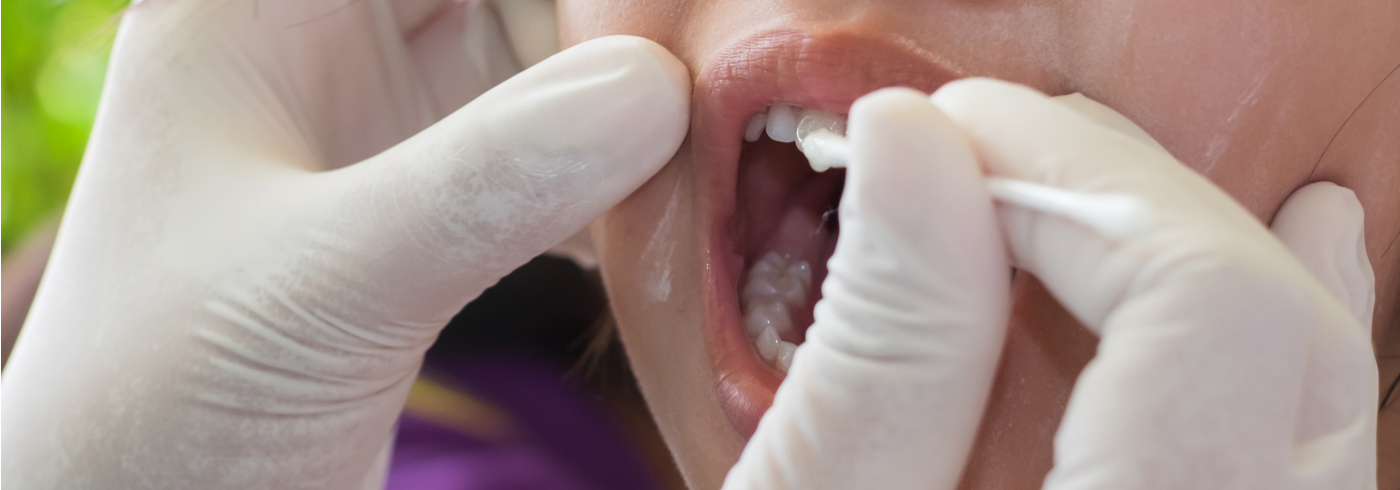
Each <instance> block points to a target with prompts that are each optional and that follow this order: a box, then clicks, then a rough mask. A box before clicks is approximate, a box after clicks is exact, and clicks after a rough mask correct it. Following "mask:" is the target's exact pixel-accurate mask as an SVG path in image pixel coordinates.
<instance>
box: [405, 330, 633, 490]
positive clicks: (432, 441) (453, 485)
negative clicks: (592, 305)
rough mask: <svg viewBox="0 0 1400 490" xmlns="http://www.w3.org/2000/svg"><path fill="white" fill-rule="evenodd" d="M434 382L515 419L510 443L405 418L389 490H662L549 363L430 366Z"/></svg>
mask: <svg viewBox="0 0 1400 490" xmlns="http://www.w3.org/2000/svg"><path fill="white" fill-rule="evenodd" d="M430 369H431V370H432V372H433V376H432V378H433V379H434V381H437V382H439V383H442V384H446V385H448V386H453V387H458V388H463V389H466V390H468V391H470V393H471V394H473V395H475V396H476V397H477V398H479V399H484V400H486V401H488V402H490V403H492V404H493V405H495V406H496V407H497V408H499V409H501V410H504V411H505V412H507V413H509V414H510V415H511V417H512V418H513V419H514V421H515V424H516V426H517V427H518V428H519V435H518V437H515V438H513V439H512V440H511V441H510V442H504V443H501V442H497V443H489V442H485V441H482V440H480V439H478V438H475V437H472V436H471V435H468V434H465V433H463V432H460V431H455V430H452V429H449V428H447V427H444V426H441V425H438V424H436V423H434V422H432V421H429V420H425V419H422V418H419V417H415V416H413V415H411V414H405V415H404V416H402V417H401V418H400V419H399V427H398V437H397V439H396V440H395V442H394V455H393V458H392V459H391V460H390V466H389V477H388V485H387V486H386V488H388V489H390V490H409V489H413V490H466V489H472V490H475V489H498V488H499V489H505V488H511V489H516V488H518V489H638V490H652V489H659V488H660V485H659V484H658V483H657V480H656V478H655V477H654V476H653V475H652V473H651V472H650V470H649V468H647V466H646V464H645V463H644V462H643V460H642V458H641V457H640V455H639V454H638V453H637V450H636V449H635V447H634V446H633V445H632V444H631V443H629V441H628V440H627V439H626V436H625V435H624V433H623V431H622V428H621V426H620V425H619V424H618V423H617V422H616V421H615V420H614V419H613V418H611V416H610V415H609V414H608V413H607V411H606V410H605V409H604V408H603V407H602V406H601V404H599V403H598V402H597V401H596V400H594V399H593V398H590V397H589V396H588V395H587V394H585V393H583V392H581V391H579V390H578V389H576V388H574V387H571V386H569V385H568V384H566V383H564V382H563V381H562V380H561V377H562V373H561V371H560V370H559V369H557V368H554V367H552V366H550V365H548V364H547V363H544V362H540V361H538V360H534V359H531V358H529V357H524V356H507V355H497V356H491V357H476V358H473V359H462V360H459V361H455V362H454V363H452V364H451V365H442V364H438V365H433V366H430Z"/></svg>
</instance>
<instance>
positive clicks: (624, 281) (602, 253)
mask: <svg viewBox="0 0 1400 490" xmlns="http://www.w3.org/2000/svg"><path fill="white" fill-rule="evenodd" d="M689 154H690V151H689V145H688V144H687V145H684V146H682V147H681V149H680V152H679V153H678V156H677V157H675V158H674V159H672V161H671V162H670V163H668V164H667V165H666V167H665V168H663V169H662V170H661V172H660V173H658V174H657V175H656V176H655V177H653V178H652V179H651V180H650V181H648V182H647V183H646V184H644V185H643V186H642V187H641V188H640V189H638V190H637V192H636V193H634V194H633V195H631V196H629V197H628V198H627V199H626V200H624V201H623V202H622V203H620V204H618V205H617V207H615V208H613V209H612V210H611V211H609V212H608V213H607V214H604V215H603V216H602V217H600V218H598V219H597V220H596V221H595V222H594V223H593V225H592V228H591V232H592V235H593V240H594V243H595V245H596V246H597V251H598V259H599V264H600V270H601V272H602V275H603V281H604V284H605V286H606V287H607V291H608V296H609V301H610V303H611V305H612V309H613V314H614V316H615V318H616V320H617V327H618V333H619V335H620V336H621V339H622V343H623V346H624V347H625V349H626V352H627V357H628V361H629V362H630V365H631V367H632V371H633V373H634V374H635V376H636V378H637V384H638V386H639V387H640V388H641V391H642V395H643V397H644V398H645V399H646V401H647V406H648V408H650V410H651V413H652V417H653V419H654V420H655V421H656V425H657V427H658V428H659V429H660V431H661V434H662V436H663V437H664V438H665V440H666V444H667V446H668V447H669V448H670V449H671V452H672V454H673V455H675V457H676V461H677V463H678V465H679V467H680V470H681V472H682V474H684V476H685V477H686V480H687V482H689V483H690V485H691V486H692V487H696V488H717V487H718V486H719V484H720V482H722V479H723V476H724V474H725V472H726V471H727V470H728V468H729V467H730V466H731V465H733V463H734V461H735V460H736V459H737V458H738V455H739V452H740V451H741V450H742V449H743V440H742V439H741V438H739V437H738V435H737V434H736V433H734V431H733V429H732V428H731V427H730V426H729V422H728V419H727V418H725V416H724V413H723V412H722V411H721V410H720V408H719V403H718V401H717V400H716V399H715V392H714V388H713V386H714V381H713V377H712V373H711V371H710V362H709V357H708V356H707V353H706V350H705V344H704V335H703V334H704V332H703V330H702V328H703V310H702V308H703V305H702V303H701V294H700V284H701V272H702V270H701V264H702V260H701V249H700V245H699V244H701V243H703V238H702V237H701V236H700V230H699V227H697V226H696V223H697V220H696V218H695V201H696V191H695V181H694V177H693V175H694V174H693V173H692V166H691V163H690V160H689Z"/></svg>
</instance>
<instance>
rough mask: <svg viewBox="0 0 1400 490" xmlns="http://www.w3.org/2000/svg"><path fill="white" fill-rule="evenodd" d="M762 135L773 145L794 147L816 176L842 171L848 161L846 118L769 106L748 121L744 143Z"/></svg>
mask: <svg viewBox="0 0 1400 490" xmlns="http://www.w3.org/2000/svg"><path fill="white" fill-rule="evenodd" d="M765 133H766V134H767V135H768V138H769V139H772V140H773V141H777V142H780V143H794V144H796V145H797V149H798V150H799V151H801V152H802V154H803V155H805V156H806V157H807V163H808V164H810V165H811V166H812V170H815V171H817V172H825V171H827V169H831V168H845V167H846V165H847V163H848V162H850V159H851V158H850V149H849V144H848V143H847V142H846V118H845V116H841V115H839V114H832V113H830V112H825V111H819V110H816V109H802V108H800V107H797V106H793V105H789V104H773V105H772V106H769V107H768V108H767V109H765V110H763V111H760V112H758V113H755V114H754V115H753V117H751V118H749V122H748V125H747V126H746V127H745V128H744V140H745V141H748V142H754V141H758V139H759V138H760V137H762V135H763V134H765Z"/></svg>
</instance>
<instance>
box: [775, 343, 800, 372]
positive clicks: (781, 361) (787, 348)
mask: <svg viewBox="0 0 1400 490" xmlns="http://www.w3.org/2000/svg"><path fill="white" fill-rule="evenodd" d="M795 353H797V344H794V343H792V342H788V341H786V340H784V341H781V342H778V363H777V365H776V366H774V367H777V368H778V370H779V371H782V372H784V373H786V372H788V369H789V368H791V367H792V355H793V354H795Z"/></svg>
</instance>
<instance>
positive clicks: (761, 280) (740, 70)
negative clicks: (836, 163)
mask: <svg viewBox="0 0 1400 490" xmlns="http://www.w3.org/2000/svg"><path fill="white" fill-rule="evenodd" d="M955 78H957V75H956V74H954V73H953V72H951V71H949V70H948V69H946V68H943V67H942V66H940V65H939V64H937V63H935V62H934V61H933V60H931V59H930V58H929V56H928V55H927V54H926V53H923V52H920V51H919V50H917V49H915V48H914V47H913V45H912V44H911V43H908V42H904V40H902V39H897V38H890V37H889V36H888V35H887V34H883V33H879V34H876V33H869V32H862V31H861V30H859V29H856V28H850V27H842V28H826V29H801V30H781V31H770V32H767V33H763V34H759V35H756V36H752V37H749V38H746V39H744V40H742V41H739V42H737V43H735V44H734V45H731V46H730V47H729V48H727V49H725V50H724V51H722V52H721V53H720V54H718V55H716V56H715V57H714V58H712V59H711V60H710V62H709V63H707V64H706V65H705V67H704V69H702V70H701V71H700V73H699V77H698V79H697V81H696V84H695V91H694V97H695V108H694V111H693V114H694V116H693V118H694V119H693V121H692V124H691V138H692V150H693V151H694V160H695V162H696V166H697V171H696V172H697V176H698V180H699V187H700V189H699V191H700V202H701V204H700V216H699V218H700V220H701V226H702V227H703V228H702V230H703V232H702V235H703V236H706V237H707V243H704V244H703V250H704V252H703V255H704V259H703V260H704V264H703V267H704V273H703V277H704V279H703V280H704V284H703V291H704V293H703V294H704V298H703V301H704V304H705V313H704V325H705V326H704V329H705V332H704V338H705V342H706V350H707V353H708V355H709V358H710V362H711V367H712V372H713V373H714V379H715V390H716V394H717V395H718V399H719V401H720V404H721V408H722V409H723V410H724V412H725V414H726V415H727V416H728V418H729V421H730V423H731V424H732V425H733V426H734V428H735V430H736V431H738V432H739V434H741V435H742V436H744V437H745V438H747V437H750V436H751V435H752V434H753V432H754V430H755V429H756V428H757V426H758V421H759V419H760V418H762V416H763V413H764V412H765V411H767V409H768V407H769V405H771V404H772V400H773V394H774V392H776V391H777V389H778V386H779V385H780V384H781V383H782V380H783V378H784V375H785V374H784V373H786V371H787V368H788V365H789V364H790V363H791V360H792V357H793V354H794V353H795V352H796V351H797V350H798V348H799V346H801V345H802V343H803V341H805V339H806V332H807V328H808V327H809V326H810V325H811V324H812V320H813V318H812V311H813V308H814V307H815V305H816V303H817V301H819V300H820V297H821V292H820V291H821V287H820V286H821V283H822V281H823V280H824V279H825V277H826V262H827V259H829V258H830V257H831V254H832V252H833V251H834V249H835V245H836V240H837V237H838V236H839V233H840V224H839V223H838V222H837V220H836V219H835V216H836V213H835V212H834V210H835V209H836V206H837V204H838V203H839V201H840V195H841V194H840V193H841V188H842V184H843V182H844V172H843V171H840V170H833V171H826V172H817V171H815V170H813V167H814V166H815V167H822V166H824V164H825V163H826V162H823V161H821V158H820V157H819V156H817V155H818V154H819V152H817V153H814V152H813V151H811V150H812V147H811V146H810V143H809V146H808V148H807V149H808V150H809V151H808V154H812V155H814V158H815V159H816V160H814V163H816V164H817V165H813V164H812V163H809V161H808V157H807V155H805V154H804V153H803V151H801V150H800V149H799V146H800V145H801V144H802V141H800V140H799V136H802V137H805V136H807V135H809V134H814V132H817V131H820V130H827V131H830V132H835V133H838V134H839V133H840V132H842V131H844V114H847V113H848V112H849V110H850V106H851V104H852V103H853V102H854V101H855V100H856V98H858V97H860V96H862V95H865V94H867V93H869V92H872V91H874V90H876V89H880V88H884V87H892V86H902V87H910V88H914V89H918V90H922V91H925V92H932V91H933V90H934V89H937V88H938V87H939V86H941V85H943V84H944V83H947V82H948V81H951V80H953V79H955ZM813 141H815V139H814V140H813Z"/></svg>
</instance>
